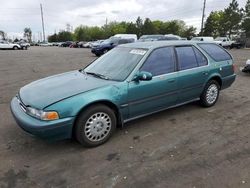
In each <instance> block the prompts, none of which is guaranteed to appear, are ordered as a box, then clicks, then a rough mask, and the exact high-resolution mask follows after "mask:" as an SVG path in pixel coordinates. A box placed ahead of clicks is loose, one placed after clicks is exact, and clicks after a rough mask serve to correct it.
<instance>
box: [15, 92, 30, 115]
mask: <svg viewBox="0 0 250 188" xmlns="http://www.w3.org/2000/svg"><path fill="white" fill-rule="evenodd" d="M16 97H17V100H18V103H19V105H20V107H21V109H22V110H23V111H24V112H27V106H26V105H25V104H24V103H23V102H22V100H21V98H20V96H19V95H17V96H16Z"/></svg>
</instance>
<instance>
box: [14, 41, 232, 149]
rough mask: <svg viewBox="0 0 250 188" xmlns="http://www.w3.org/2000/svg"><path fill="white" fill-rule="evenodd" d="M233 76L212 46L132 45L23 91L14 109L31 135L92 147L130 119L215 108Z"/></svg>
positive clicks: (228, 63)
mask: <svg viewBox="0 0 250 188" xmlns="http://www.w3.org/2000/svg"><path fill="white" fill-rule="evenodd" d="M234 70H235V68H234V61H233V58H232V56H231V55H230V54H229V53H228V52H227V51H226V50H225V49H224V48H222V47H221V46H219V45H216V44H214V43H202V42H189V41H181V40H180V41H156V42H137V43H130V44H125V45H121V46H118V47H116V48H114V49H112V50H111V51H109V52H108V53H106V54H105V55H103V56H101V57H100V58H97V59H96V60H95V61H94V62H93V63H91V64H89V65H88V66H87V67H85V68H83V69H80V70H75V71H71V72H67V73H62V74H59V75H54V76H51V77H48V78H44V79H41V80H38V81H35V82H32V83H30V84H28V85H26V86H24V87H22V88H21V89H20V90H19V92H18V94H17V95H16V96H15V97H14V98H13V99H12V101H11V111H12V114H13V116H14V118H15V120H16V122H17V123H18V124H19V126H20V127H21V128H22V129H24V130H25V131H27V132H28V133H30V134H33V135H36V136H39V137H41V138H45V139H52V140H58V139H68V138H72V137H74V138H76V139H77V140H78V141H79V142H80V143H81V144H83V145H84V146H87V147H95V146H98V145H100V144H103V143H105V142H106V141H107V140H108V139H109V138H110V137H111V136H112V135H113V133H114V132H115V129H116V128H117V127H119V126H120V127H122V126H124V123H126V122H129V121H132V120H134V119H137V118H141V117H144V116H147V115H150V114H153V113H156V112H159V111H163V110H166V109H169V108H172V107H177V106H181V105H184V104H187V103H190V102H194V101H200V103H201V104H202V105H203V106H204V107H212V106H213V105H215V104H216V102H217V100H218V98H219V94H220V91H221V90H222V89H226V88H228V87H230V86H231V85H232V84H233V82H234V81H235V78H236V75H235V73H234ZM229 96H230V95H229ZM231 97H232V98H233V96H231Z"/></svg>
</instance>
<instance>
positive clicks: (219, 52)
mask: <svg viewBox="0 0 250 188" xmlns="http://www.w3.org/2000/svg"><path fill="white" fill-rule="evenodd" d="M198 46H200V47H201V48H202V49H203V50H204V51H206V52H207V54H208V55H209V56H210V57H211V58H213V59H214V60H215V61H226V60H231V59H232V57H231V56H230V54H229V53H227V52H226V51H225V50H224V49H223V48H221V47H220V46H218V45H216V44H198Z"/></svg>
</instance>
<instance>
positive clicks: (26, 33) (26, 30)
mask: <svg viewBox="0 0 250 188" xmlns="http://www.w3.org/2000/svg"><path fill="white" fill-rule="evenodd" d="M23 36H24V37H26V38H27V40H28V41H29V42H31V37H32V31H31V29H30V28H28V27H26V28H24V34H23Z"/></svg>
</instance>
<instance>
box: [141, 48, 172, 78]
mask: <svg viewBox="0 0 250 188" xmlns="http://www.w3.org/2000/svg"><path fill="white" fill-rule="evenodd" d="M140 70H141V71H147V72H150V73H152V75H153V76H157V75H161V74H167V73H171V72H174V71H175V58H174V50H173V48H172V47H165V48H159V49H156V50H154V51H153V52H152V53H151V54H150V55H149V57H148V59H147V60H146V61H145V63H144V64H143V65H142V67H141V69H140Z"/></svg>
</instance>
